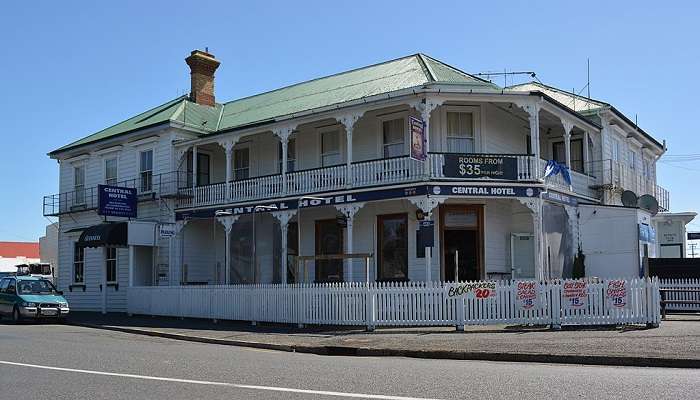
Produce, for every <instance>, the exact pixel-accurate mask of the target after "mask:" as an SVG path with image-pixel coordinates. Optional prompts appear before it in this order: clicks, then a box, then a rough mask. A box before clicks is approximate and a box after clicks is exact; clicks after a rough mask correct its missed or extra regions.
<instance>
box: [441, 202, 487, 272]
mask: <svg viewBox="0 0 700 400" xmlns="http://www.w3.org/2000/svg"><path fill="white" fill-rule="evenodd" d="M483 220H484V209H483V206H481V205H447V206H442V207H441V208H440V227H441V229H440V243H442V271H441V275H442V280H444V281H448V282H453V281H455V280H456V279H457V280H459V281H466V280H481V279H485V273H484V266H483V259H484V257H483V254H484V240H483V237H484V235H483V232H484V230H483ZM456 274H459V276H456Z"/></svg>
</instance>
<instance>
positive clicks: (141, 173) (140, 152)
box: [138, 147, 156, 193]
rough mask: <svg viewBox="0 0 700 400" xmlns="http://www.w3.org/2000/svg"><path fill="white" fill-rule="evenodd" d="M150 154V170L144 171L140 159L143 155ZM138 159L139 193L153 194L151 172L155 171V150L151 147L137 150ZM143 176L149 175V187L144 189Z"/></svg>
mask: <svg viewBox="0 0 700 400" xmlns="http://www.w3.org/2000/svg"><path fill="white" fill-rule="evenodd" d="M148 152H151V169H144V168H143V158H142V157H141V156H142V154H143V153H148ZM138 157H139V187H138V189H139V193H151V192H153V172H154V171H155V159H156V150H155V148H153V147H145V148H143V149H139V150H138ZM144 174H150V175H149V187H148V189H146V188H145V187H144Z"/></svg>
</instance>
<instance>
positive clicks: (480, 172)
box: [442, 154, 518, 181]
mask: <svg viewBox="0 0 700 400" xmlns="http://www.w3.org/2000/svg"><path fill="white" fill-rule="evenodd" d="M444 157H445V165H444V166H443V168H442V173H443V174H444V175H445V176H446V177H448V178H463V179H479V178H491V179H505V180H513V181H514V180H517V179H518V160H517V158H515V157H503V156H492V155H488V154H464V155H459V154H445V155H444Z"/></svg>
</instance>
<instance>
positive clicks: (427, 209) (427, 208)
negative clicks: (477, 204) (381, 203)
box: [408, 196, 447, 282]
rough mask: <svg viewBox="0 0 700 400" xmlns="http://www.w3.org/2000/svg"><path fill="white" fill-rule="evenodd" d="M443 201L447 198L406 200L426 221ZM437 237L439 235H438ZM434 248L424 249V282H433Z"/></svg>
mask: <svg viewBox="0 0 700 400" xmlns="http://www.w3.org/2000/svg"><path fill="white" fill-rule="evenodd" d="M445 200H447V197H445V196H425V197H413V198H408V201H410V202H411V203H412V204H413V205H414V206H416V208H418V209H419V210H421V211H422V212H423V215H424V216H425V217H424V218H425V219H426V220H429V221H430V220H432V219H433V210H435V208H436V207H437V206H439V205H440V204H442V203H444V202H445ZM435 229H436V228H435V226H433V230H435ZM438 236H439V235H438ZM435 247H436V246H433V247H426V248H425V281H426V282H430V281H432V280H433V278H432V276H431V275H432V268H433V263H432V249H433V248H435ZM438 279H439V278H438Z"/></svg>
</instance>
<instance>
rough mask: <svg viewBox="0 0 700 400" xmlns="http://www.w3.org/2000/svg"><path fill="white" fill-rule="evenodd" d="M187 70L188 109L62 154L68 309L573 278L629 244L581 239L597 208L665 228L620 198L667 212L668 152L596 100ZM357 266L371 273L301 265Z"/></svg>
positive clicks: (157, 115)
mask: <svg viewBox="0 0 700 400" xmlns="http://www.w3.org/2000/svg"><path fill="white" fill-rule="evenodd" d="M186 62H187V64H188V65H189V67H190V70H191V85H192V88H191V93H190V95H189V96H183V97H178V98H176V99H173V100H170V101H168V102H166V103H164V104H161V105H159V106H157V107H154V108H152V109H150V110H147V111H144V112H143V113H141V114H139V115H136V116H134V117H132V118H129V119H127V120H125V121H122V122H120V123H118V124H116V125H113V126H111V127H109V128H106V129H104V130H102V131H100V132H97V133H94V134H92V135H89V136H86V137H84V138H82V139H80V140H78V141H76V142H73V143H70V144H68V145H66V146H64V147H61V148H59V149H56V150H54V151H52V152H51V153H50V154H49V156H50V157H51V158H53V159H56V160H57V161H58V162H59V169H60V178H59V179H60V182H59V187H60V193H58V194H55V195H51V196H47V197H45V198H44V215H47V216H57V217H58V218H59V226H60V231H59V240H58V243H59V244H58V260H59V261H58V264H59V279H58V285H59V287H60V288H61V289H62V290H64V291H65V292H66V296H67V297H68V299H69V301H70V302H71V308H74V309H99V308H100V305H101V304H105V305H106V308H107V309H108V310H111V311H124V310H125V309H126V293H127V291H128V288H129V287H130V286H132V285H137V286H155V285H189V284H227V283H231V284H234V283H235V284H252V283H281V284H284V283H297V282H340V281H362V282H364V281H366V280H370V281H407V280H409V281H424V280H442V281H452V280H455V278H456V277H458V278H459V279H460V280H477V279H502V278H518V279H528V278H530V279H547V278H561V277H569V276H571V275H572V273H573V272H572V268H573V266H572V264H573V260H574V256H575V253H576V251H577V249H578V248H579V247H586V246H585V245H582V242H586V241H587V240H589V239H588V238H587V237H586V235H591V236H593V238H590V240H602V241H603V242H605V238H606V237H610V235H613V234H614V230H611V229H607V230H606V229H603V228H599V229H595V230H593V231H592V232H590V233H585V234H584V232H588V231H587V230H586V229H585V226H586V224H587V223H592V221H594V220H595V219H596V218H598V216H599V215H603V214H605V215H607V216H608V217H609V216H610V215H612V216H615V215H617V214H618V213H617V212H616V210H625V212H627V211H626V210H628V209H631V210H632V212H631V213H629V214H630V216H625V217H624V218H625V221H627V222H625V223H626V224H628V225H627V226H626V228H628V229H630V230H632V231H634V232H637V231H638V229H640V225H645V224H646V226H647V228H649V224H650V220H649V218H646V219H644V218H643V215H642V214H643V212H641V211H640V213H641V214H639V215H638V213H637V211H638V209H637V208H636V207H625V206H623V199H622V193H623V191H625V190H628V191H632V192H634V193H635V195H637V196H642V195H649V196H652V197H654V198H655V199H656V201H657V202H658V205H659V208H660V209H662V210H668V209H669V195H668V192H667V191H666V190H664V189H663V188H662V187H660V186H659V185H657V181H656V162H657V160H658V159H659V157H661V156H662V155H663V153H664V152H665V145H664V144H663V143H661V142H659V141H657V140H656V139H654V138H653V137H652V136H651V135H650V134H648V133H647V132H645V131H644V130H642V129H641V128H639V127H638V126H636V125H635V124H634V123H633V122H632V121H630V119H629V118H627V117H626V116H625V115H624V114H622V113H621V112H619V111H618V110H617V109H616V108H615V107H613V106H611V105H610V104H607V103H604V102H601V101H598V100H592V99H588V98H584V97H581V96H577V95H575V94H572V93H569V92H566V91H562V90H559V89H556V88H553V87H550V86H546V85H543V84H540V83H528V84H523V85H517V86H513V87H499V86H497V85H495V84H493V83H492V82H489V81H485V80H482V79H480V78H478V77H476V76H474V75H470V74H468V73H465V72H463V71H461V70H459V69H457V68H455V67H452V66H450V65H447V64H445V63H443V62H441V61H439V60H436V59H434V58H431V57H429V56H426V55H424V54H414V55H411V56H407V57H403V58H400V59H396V60H391V61H387V62H383V63H380V64H376V65H371V66H368V67H362V68H358V69H355V70H352V71H347V72H342V73H339V74H336V75H331V76H328V77H323V78H318V79H315V80H311V81H308V82H303V83H299V84H296V85H292V86H288V87H284V88H281V89H277V90H273V91H270V92H266V93H262V94H258V95H253V96H250V97H245V98H242V99H238V100H233V101H229V102H219V101H218V100H219V97H218V96H216V95H215V91H214V88H215V85H214V74H215V71H216V70H217V68H218V67H219V65H220V63H219V61H218V60H217V59H215V57H214V56H213V55H212V54H209V53H207V52H203V51H193V52H192V53H191V55H190V56H188V57H187V59H186ZM244 73H245V71H239V72H238V74H240V75H241V76H243V74H244ZM134 92H135V93H138V88H134ZM105 125H109V124H108V123H105ZM424 150H427V154H426V153H425V151H424ZM560 166H566V167H568V168H560ZM557 171H559V173H556V172H557ZM567 171H568V172H569V175H570V182H568V181H567V179H566V175H567V174H566V172H567ZM550 173H552V174H550ZM546 174H547V175H548V176H547V177H545V175H546ZM98 184H100V185H109V186H117V187H122V188H123V187H126V188H133V189H135V190H136V192H137V204H138V207H137V212H138V215H137V218H132V219H127V218H115V217H109V221H110V222H109V223H104V222H103V220H104V218H103V217H102V216H100V215H98V213H97V209H98V205H99V204H98V203H99V201H98V199H99V193H98V190H99V188H98V187H97V185H98ZM584 209H585V210H584ZM644 221H646V222H644ZM582 227H584V229H582ZM614 227H615V226H613V228H614ZM637 239H638V238H637ZM591 251H595V249H592V250H591ZM635 251H636V250H635ZM356 253H363V254H369V255H370V256H369V269H367V268H366V267H367V265H366V264H365V260H364V259H362V258H361V257H358V258H352V259H347V258H346V259H332V257H328V258H329V259H323V260H321V259H318V258H316V259H311V260H309V262H307V263H305V265H306V267H303V266H302V267H300V265H302V263H299V262H298V256H300V255H301V256H305V257H306V256H313V257H316V256H333V255H340V254H356ZM630 268H631V267H630ZM635 271H636V270H635ZM635 273H636V272H632V274H635ZM367 274H369V276H368V275H367Z"/></svg>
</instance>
